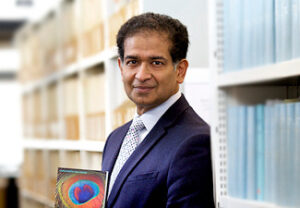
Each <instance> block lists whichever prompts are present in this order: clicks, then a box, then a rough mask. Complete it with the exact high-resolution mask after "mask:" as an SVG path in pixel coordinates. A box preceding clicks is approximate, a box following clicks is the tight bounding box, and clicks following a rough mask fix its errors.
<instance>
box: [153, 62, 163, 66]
mask: <svg viewBox="0 0 300 208" xmlns="http://www.w3.org/2000/svg"><path fill="white" fill-rule="evenodd" d="M152 64H153V65H157V66H159V65H163V63H162V62H161V61H153V62H152Z"/></svg>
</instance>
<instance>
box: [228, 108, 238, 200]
mask: <svg viewBox="0 0 300 208" xmlns="http://www.w3.org/2000/svg"><path fill="white" fill-rule="evenodd" d="M237 121H238V109H237V107H236V106H229V107H228V109H227V149H228V162H227V165H228V194H229V196H232V197H237V195H238V193H237V180H236V179H237V153H236V150H237V124H238V122H237Z"/></svg>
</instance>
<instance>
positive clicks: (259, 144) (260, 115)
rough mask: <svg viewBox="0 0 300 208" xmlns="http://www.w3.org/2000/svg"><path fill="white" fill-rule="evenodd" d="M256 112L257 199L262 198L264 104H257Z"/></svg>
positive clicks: (261, 199) (260, 199)
mask: <svg viewBox="0 0 300 208" xmlns="http://www.w3.org/2000/svg"><path fill="white" fill-rule="evenodd" d="M255 114H256V171H257V172H256V194H257V197H256V198H257V200H259V201H263V200H264V185H265V184H264V179H265V177H264V175H265V168H264V160H265V157H264V154H265V150H264V148H265V145H264V142H265V141H264V105H262V104H259V105H257V106H256V107H255Z"/></svg>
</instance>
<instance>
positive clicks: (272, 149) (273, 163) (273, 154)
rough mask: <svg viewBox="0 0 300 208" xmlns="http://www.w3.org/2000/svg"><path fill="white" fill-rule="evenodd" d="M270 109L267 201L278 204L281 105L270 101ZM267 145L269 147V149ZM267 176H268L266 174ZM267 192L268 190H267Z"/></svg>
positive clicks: (267, 149)
mask: <svg viewBox="0 0 300 208" xmlns="http://www.w3.org/2000/svg"><path fill="white" fill-rule="evenodd" d="M267 105H268V108H269V109H270V112H269V119H268V118H267V120H270V127H269V128H270V129H271V131H270V132H269V133H267V134H268V135H270V138H267V140H268V141H267V143H266V152H268V153H267V154H269V155H270V161H269V163H270V165H269V166H268V167H270V171H267V172H268V173H269V174H268V175H269V178H268V179H267V180H268V181H269V182H268V187H269V193H268V194H267V195H268V198H266V201H269V202H273V203H275V202H276V198H277V190H278V189H277V171H278V169H277V167H278V166H277V163H278V161H277V155H278V154H277V153H278V151H277V149H278V145H277V141H278V132H279V128H278V126H279V122H278V121H279V104H278V102H276V101H269V102H268V103H267ZM267 145H269V147H267ZM265 176H266V174H265ZM266 192H267V190H266Z"/></svg>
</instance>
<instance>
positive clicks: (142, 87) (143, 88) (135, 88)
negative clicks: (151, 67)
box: [133, 86, 154, 93]
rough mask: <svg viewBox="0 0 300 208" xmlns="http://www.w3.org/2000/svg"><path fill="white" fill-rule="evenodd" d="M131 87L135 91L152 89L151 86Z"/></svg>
mask: <svg viewBox="0 0 300 208" xmlns="http://www.w3.org/2000/svg"><path fill="white" fill-rule="evenodd" d="M133 89H134V90H135V91H136V92H137V93H149V92H150V91H151V90H152V89H154V87H153V86H133Z"/></svg>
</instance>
